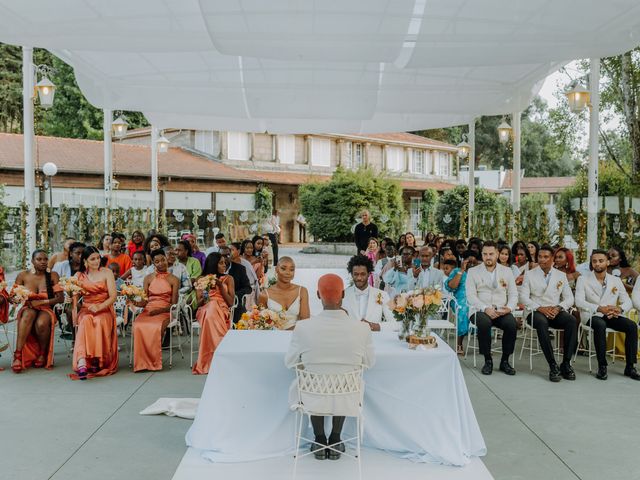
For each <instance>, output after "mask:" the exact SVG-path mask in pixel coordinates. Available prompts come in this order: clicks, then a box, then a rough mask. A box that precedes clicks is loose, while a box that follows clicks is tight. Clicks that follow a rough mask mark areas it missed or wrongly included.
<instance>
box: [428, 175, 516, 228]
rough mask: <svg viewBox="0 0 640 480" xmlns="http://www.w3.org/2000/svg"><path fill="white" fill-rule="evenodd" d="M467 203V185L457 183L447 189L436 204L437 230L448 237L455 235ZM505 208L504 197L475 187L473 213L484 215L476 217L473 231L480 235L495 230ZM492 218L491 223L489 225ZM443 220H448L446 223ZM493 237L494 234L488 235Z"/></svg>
mask: <svg viewBox="0 0 640 480" xmlns="http://www.w3.org/2000/svg"><path fill="white" fill-rule="evenodd" d="M468 205H469V187H468V186H466V185H458V186H457V187H456V188H454V189H453V190H448V191H446V192H445V193H444V194H442V196H440V198H439V200H438V204H437V206H436V219H437V220H436V222H437V226H438V231H439V232H440V233H443V234H445V235H446V236H448V237H452V238H453V237H457V236H458V235H459V233H460V214H461V213H462V212H466V211H467V209H468ZM505 210H506V199H504V198H503V197H499V196H498V195H496V194H494V193H491V192H489V191H487V190H485V189H484V188H481V187H476V194H475V213H476V215H479V214H482V215H484V219H485V221H484V224H483V222H482V217H480V218H477V219H476V222H475V227H474V229H473V231H474V233H476V234H478V235H482V233H483V232H485V234H489V233H490V232H491V230H493V231H495V228H496V225H500V219H501V218H502V217H503V216H504V212H505ZM492 218H493V225H491V222H492V220H491V219H492ZM445 220H450V221H449V222H448V223H447V222H446V221H445ZM489 236H491V237H493V236H494V235H489Z"/></svg>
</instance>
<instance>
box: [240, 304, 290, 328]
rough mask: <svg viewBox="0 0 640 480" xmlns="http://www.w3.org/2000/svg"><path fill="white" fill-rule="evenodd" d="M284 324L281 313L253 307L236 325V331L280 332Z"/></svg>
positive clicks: (284, 320)
mask: <svg viewBox="0 0 640 480" xmlns="http://www.w3.org/2000/svg"><path fill="white" fill-rule="evenodd" d="M285 323H286V319H285V318H284V313H283V312H275V311H273V310H270V309H268V308H259V307H258V306H255V305H254V307H253V309H252V310H251V312H245V313H243V314H242V317H240V321H238V323H237V325H236V329H238V330H280V329H281V328H282V327H283V326H284V325H285Z"/></svg>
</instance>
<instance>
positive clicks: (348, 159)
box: [342, 142, 353, 169]
mask: <svg viewBox="0 0 640 480" xmlns="http://www.w3.org/2000/svg"><path fill="white" fill-rule="evenodd" d="M343 154H344V155H343V157H342V166H343V167H344V168H348V169H350V168H351V166H352V165H353V143H351V142H345V144H344V151H343Z"/></svg>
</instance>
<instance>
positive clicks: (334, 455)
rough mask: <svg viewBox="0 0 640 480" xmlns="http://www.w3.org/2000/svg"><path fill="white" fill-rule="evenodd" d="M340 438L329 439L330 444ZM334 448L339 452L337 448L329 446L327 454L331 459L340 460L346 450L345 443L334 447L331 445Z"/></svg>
mask: <svg viewBox="0 0 640 480" xmlns="http://www.w3.org/2000/svg"><path fill="white" fill-rule="evenodd" d="M339 441H340V439H338V440H336V441H335V442H334V441H333V440H329V445H333V444H334V443H337V442H339ZM331 448H332V449H335V450H338V451H337V452H336V451H335V450H331V449H329V448H327V456H328V457H329V460H339V459H340V456H341V453H340V452H342V453H344V452H345V450H346V449H345V447H344V443H338V444H337V445H334V446H333V447H331Z"/></svg>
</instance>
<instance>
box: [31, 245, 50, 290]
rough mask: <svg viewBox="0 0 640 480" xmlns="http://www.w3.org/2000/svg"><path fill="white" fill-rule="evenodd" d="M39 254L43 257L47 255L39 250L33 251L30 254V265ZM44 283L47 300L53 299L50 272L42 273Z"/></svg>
mask: <svg viewBox="0 0 640 480" xmlns="http://www.w3.org/2000/svg"><path fill="white" fill-rule="evenodd" d="M39 253H44V254H45V255H46V254H47V252H46V251H45V250H43V249H41V248H38V249H37V250H34V251H33V253H32V254H31V262H32V263H33V260H34V259H35V258H36V255H38V254H39ZM44 281H45V284H46V285H47V299H49V300H50V299H52V298H53V297H55V294H54V293H53V280H51V272H50V271H49V269H47V270H45V271H44Z"/></svg>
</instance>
